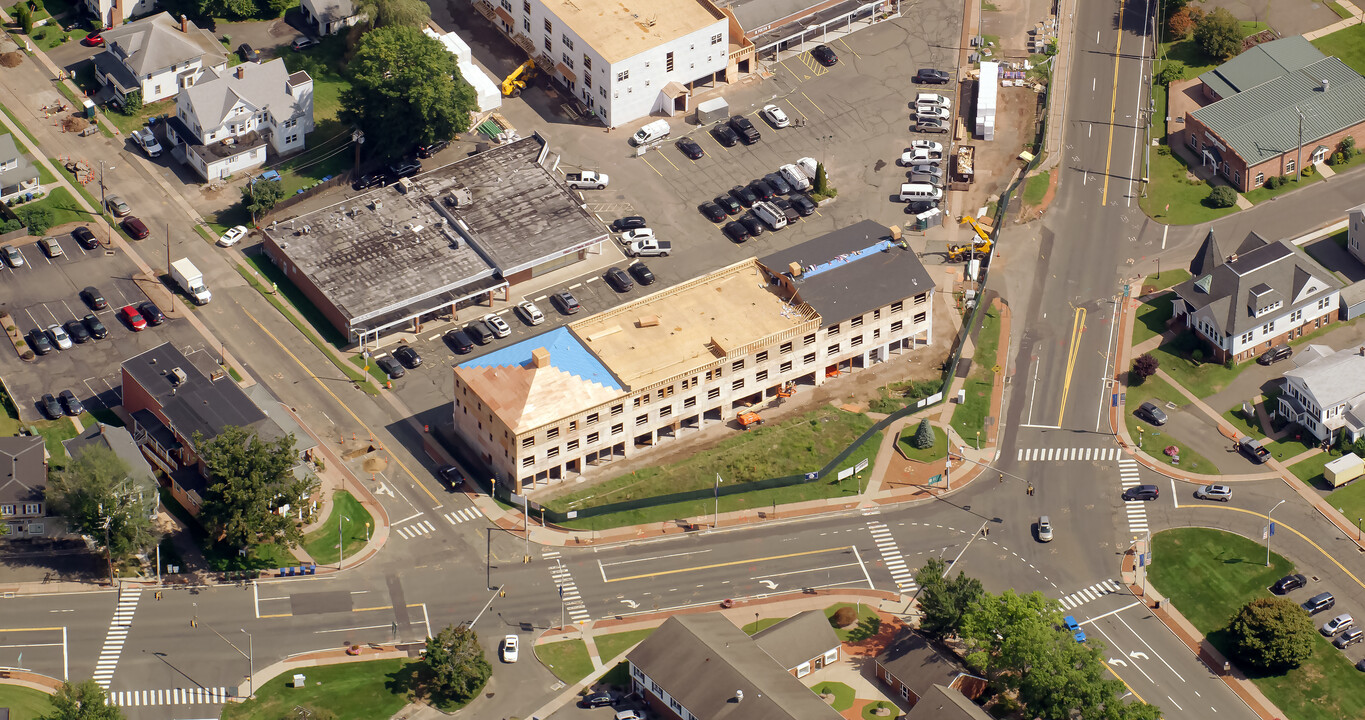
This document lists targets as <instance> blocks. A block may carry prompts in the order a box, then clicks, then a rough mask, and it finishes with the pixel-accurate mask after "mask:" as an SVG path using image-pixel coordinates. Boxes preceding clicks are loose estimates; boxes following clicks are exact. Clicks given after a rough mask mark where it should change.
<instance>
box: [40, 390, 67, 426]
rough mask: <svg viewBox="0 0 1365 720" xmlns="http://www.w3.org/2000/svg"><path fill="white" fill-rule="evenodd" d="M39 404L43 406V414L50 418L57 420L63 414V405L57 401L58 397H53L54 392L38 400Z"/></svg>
mask: <svg viewBox="0 0 1365 720" xmlns="http://www.w3.org/2000/svg"><path fill="white" fill-rule="evenodd" d="M38 406H39V407H40V408H42V410H43V414H44V415H46V416H47V419H48V420H56V419H57V418H59V417H61V416H62V406H61V405H60V404H59V403H58V402H57V398H55V397H52V393H47V394H46V395H44V396H43V398H42V399H41V400H39V401H38Z"/></svg>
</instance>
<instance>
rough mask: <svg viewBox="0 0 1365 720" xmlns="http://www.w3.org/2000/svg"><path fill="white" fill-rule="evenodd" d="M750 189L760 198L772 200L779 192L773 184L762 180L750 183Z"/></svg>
mask: <svg viewBox="0 0 1365 720" xmlns="http://www.w3.org/2000/svg"><path fill="white" fill-rule="evenodd" d="M749 191H750V192H752V193H753V194H754V197H756V198H758V199H759V200H765V201H766V200H772V199H773V198H774V197H776V196H777V192H776V191H774V190H773V186H772V185H769V184H768V183H766V182H763V181H762V180H755V181H753V182H751V183H749Z"/></svg>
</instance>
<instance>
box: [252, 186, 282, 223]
mask: <svg viewBox="0 0 1365 720" xmlns="http://www.w3.org/2000/svg"><path fill="white" fill-rule="evenodd" d="M283 198H284V187H283V186H282V185H280V181H279V180H262V179H261V178H252V179H251V180H250V181H248V182H247V184H246V185H243V186H242V204H243V205H244V206H246V209H247V212H249V213H251V221H252V222H253V223H254V222H256V221H258V220H259V219H260V217H261V215H264V214H265V213H268V212H270V209H271V208H273V207H275V203H277V202H279V201H280V200H281V199H283Z"/></svg>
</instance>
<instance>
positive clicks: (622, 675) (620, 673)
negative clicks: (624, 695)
mask: <svg viewBox="0 0 1365 720" xmlns="http://www.w3.org/2000/svg"><path fill="white" fill-rule="evenodd" d="M603 685H607V686H610V687H613V688H616V689H617V690H629V689H630V663H628V662H626V661H625V660H622V661H621V662H619V663H616V667H614V668H612V669H610V670H608V671H607V672H606V673H604V674H603V675H602V677H601V679H599V680H598V681H597V685H596V686H595V687H601V686H603Z"/></svg>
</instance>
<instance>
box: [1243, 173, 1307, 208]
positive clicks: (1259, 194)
mask: <svg viewBox="0 0 1365 720" xmlns="http://www.w3.org/2000/svg"><path fill="white" fill-rule="evenodd" d="M1321 179H1322V173H1320V172H1318V171H1316V170H1314V171H1313V174H1312V175H1309V176H1307V177H1304V176H1302V175H1301V176H1299V181H1298V182H1287V183H1285V184H1283V185H1281V186H1279V187H1277V188H1275V189H1274V190H1271V189H1270V188H1268V187H1266V186H1264V185H1262V186H1260V187H1258V188H1253V189H1252V190H1251V191H1250V192H1244V193H1242V197H1245V198H1246V199H1247V200H1250V201H1251V202H1253V203H1263V202H1265V201H1266V200H1269V199H1271V198H1275V197H1279V196H1281V195H1283V194H1285V193H1287V192H1292V191H1294V190H1297V189H1299V188H1301V187H1308V186H1310V185H1312V184H1313V183H1315V182H1318V181H1319V180H1321Z"/></svg>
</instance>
